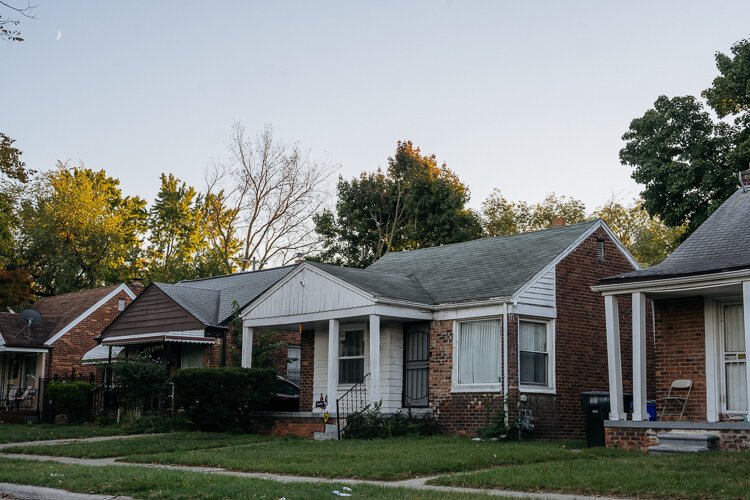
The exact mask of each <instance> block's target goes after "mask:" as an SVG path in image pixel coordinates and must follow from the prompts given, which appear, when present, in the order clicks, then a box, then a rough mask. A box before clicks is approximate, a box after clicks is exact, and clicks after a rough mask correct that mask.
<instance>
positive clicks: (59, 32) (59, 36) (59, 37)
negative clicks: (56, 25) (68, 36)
mask: <svg viewBox="0 0 750 500" xmlns="http://www.w3.org/2000/svg"><path fill="white" fill-rule="evenodd" d="M61 38H62V31H60V30H57V38H55V40H59V39H61Z"/></svg>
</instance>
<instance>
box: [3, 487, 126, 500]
mask: <svg viewBox="0 0 750 500" xmlns="http://www.w3.org/2000/svg"><path fill="white" fill-rule="evenodd" d="M0 498H10V499H14V500H15V499H18V500H113V499H118V500H131V498H130V497H123V496H114V497H113V496H108V495H86V494H83V493H71V492H70V491H65V490H58V489H54V488H43V487H41V486H26V485H24V484H10V483H0Z"/></svg>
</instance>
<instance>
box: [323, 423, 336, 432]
mask: <svg viewBox="0 0 750 500" xmlns="http://www.w3.org/2000/svg"><path fill="white" fill-rule="evenodd" d="M338 431H339V429H338V427H336V424H326V429H325V432H333V433H337V432H338Z"/></svg>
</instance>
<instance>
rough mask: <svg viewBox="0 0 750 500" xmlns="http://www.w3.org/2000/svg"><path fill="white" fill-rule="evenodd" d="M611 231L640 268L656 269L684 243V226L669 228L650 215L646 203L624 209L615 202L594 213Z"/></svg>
mask: <svg viewBox="0 0 750 500" xmlns="http://www.w3.org/2000/svg"><path fill="white" fill-rule="evenodd" d="M594 215H595V216H596V217H601V218H602V219H603V220H604V221H605V222H606V223H607V224H608V225H609V227H610V228H611V229H612V231H613V232H614V233H615V235H616V236H617V238H618V239H619V240H620V241H621V242H622V244H623V245H625V246H626V247H627V248H628V250H630V253H632V254H633V257H635V258H636V260H637V261H638V262H640V263H641V265H644V266H647V267H648V266H653V265H654V264H658V263H659V262H661V261H663V260H664V259H665V258H667V256H668V255H669V254H670V253H672V251H673V250H674V249H675V248H676V247H677V245H678V244H679V242H680V241H681V237H682V234H683V233H684V231H685V229H686V228H685V226H680V227H676V228H671V227H668V226H667V225H666V224H664V223H663V222H662V221H660V220H659V219H656V218H653V217H651V216H649V214H648V212H647V211H646V209H645V208H644V206H643V200H636V201H635V202H634V203H633V204H631V205H629V206H625V205H623V204H621V203H618V202H617V201H615V200H614V199H612V200H610V201H609V202H607V203H606V204H605V205H604V206H602V207H600V208H599V209H597V210H596V211H595V212H594Z"/></svg>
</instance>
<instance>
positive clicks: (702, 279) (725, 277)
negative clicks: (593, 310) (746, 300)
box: [591, 269, 750, 295]
mask: <svg viewBox="0 0 750 500" xmlns="http://www.w3.org/2000/svg"><path fill="white" fill-rule="evenodd" d="M748 278H750V269H742V270H739V271H726V272H723V273H710V274H700V275H694V276H679V277H673V278H661V279H660V278H658V277H654V279H651V280H646V281H631V282H629V283H613V284H605V285H595V286H592V287H591V289H592V290H593V291H595V292H601V293H602V295H617V294H621V293H629V292H632V291H640V292H646V293H649V292H675V291H692V290H700V289H704V288H711V287H721V286H726V285H739V284H741V283H742V281H743V280H746V279H748Z"/></svg>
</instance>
